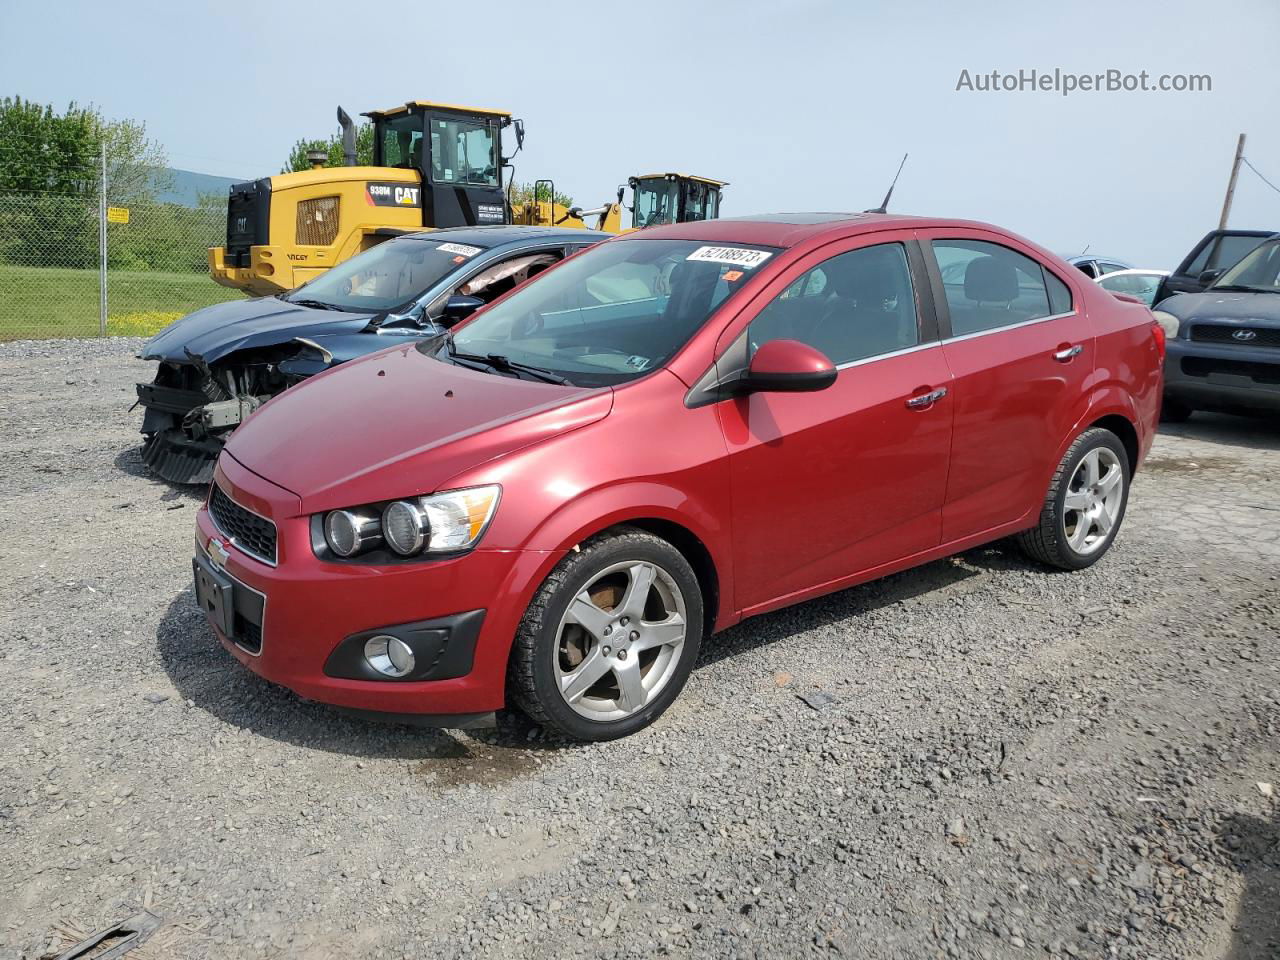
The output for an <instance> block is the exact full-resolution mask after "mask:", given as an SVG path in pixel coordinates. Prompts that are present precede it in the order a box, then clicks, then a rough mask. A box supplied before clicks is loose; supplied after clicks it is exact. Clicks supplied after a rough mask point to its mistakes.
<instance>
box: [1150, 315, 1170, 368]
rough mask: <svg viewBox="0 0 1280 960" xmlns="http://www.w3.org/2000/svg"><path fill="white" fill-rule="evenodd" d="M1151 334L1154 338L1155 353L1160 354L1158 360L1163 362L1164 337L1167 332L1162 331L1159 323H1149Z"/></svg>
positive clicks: (1162, 328)
mask: <svg viewBox="0 0 1280 960" xmlns="http://www.w3.org/2000/svg"><path fill="white" fill-rule="evenodd" d="M1151 336H1153V337H1154V338H1155V341H1156V353H1158V354H1160V362H1161V363H1163V362H1164V353H1165V337H1166V336H1167V334H1166V333H1165V332H1164V327H1162V326H1160V324H1159V323H1153V324H1151Z"/></svg>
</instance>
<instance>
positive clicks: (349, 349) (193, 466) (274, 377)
mask: <svg viewBox="0 0 1280 960" xmlns="http://www.w3.org/2000/svg"><path fill="white" fill-rule="evenodd" d="M607 237H608V234H604V233H597V232H595V231H591V230H581V229H569V228H556V227H522V226H494V227H461V228H457V229H450V230H434V231H431V232H429V233H416V234H408V235H405V236H401V237H396V238H393V239H390V240H386V241H384V242H382V243H380V244H379V245H378V246H376V247H373V248H372V249H369V250H366V251H365V252H363V253H361V254H359V255H357V256H355V257H352V258H351V259H350V260H347V261H345V262H343V263H340V264H338V265H337V266H336V267H334V268H333V269H331V270H329V271H328V272H326V273H324V274H321V275H320V276H319V277H316V278H315V279H314V280H311V281H310V282H308V283H306V284H304V285H303V286H301V287H298V288H297V289H296V290H293V291H291V292H289V293H286V294H282V295H281V296H278V297H262V298H258V299H253V300H237V301H232V302H229V303H220V304H217V305H216V306H212V307H206V308H205V309H203V310H197V311H196V312H195V313H192V314H189V315H188V316H186V317H183V318H182V319H181V320H178V321H175V322H174V323H173V324H171V325H170V326H168V327H166V328H165V329H164V330H162V331H161V332H160V333H158V334H156V335H155V336H154V337H152V338H151V339H150V340H149V341H147V343H146V345H145V346H144V347H143V348H142V352H141V353H140V354H139V356H140V357H141V359H143V360H158V361H159V362H160V366H159V369H158V370H157V371H156V376H155V379H154V380H153V381H152V382H151V383H140V384H138V402H139V403H140V404H141V405H142V407H143V409H144V411H145V413H144V415H143V418H142V434H143V437H144V444H143V451H142V456H143V460H144V462H145V463H146V464H147V466H148V467H149V468H150V469H151V470H152V471H153V472H154V473H155V474H157V475H158V476H160V477H162V478H163V479H165V480H168V481H170V482H172V483H194V484H206V483H208V482H209V481H210V479H211V478H212V477H213V464H214V461H215V460H216V459H217V456H218V453H219V451H220V450H221V449H222V445H223V443H224V442H225V441H226V439H227V437H228V436H230V434H231V432H232V431H233V430H235V428H236V427H237V426H239V425H240V422H241V421H242V420H244V419H245V418H246V417H248V416H249V414H251V413H252V412H253V411H254V410H256V409H257V408H258V407H260V406H261V405H262V404H264V403H266V402H267V401H268V400H270V399H271V398H272V397H273V396H275V395H276V394H278V393H280V392H282V391H283V390H286V389H287V388H289V387H291V386H293V385H294V384H296V383H299V382H300V381H302V380H305V379H306V378H307V377H310V376H314V375H315V374H317V373H320V372H322V371H324V370H327V369H328V368H329V367H331V366H334V365H336V364H339V363H343V362H345V361H347V360H351V359H354V358H356V357H361V356H364V355H365V354H368V353H373V352H374V351H377V350H381V349H383V348H385V347H390V346H394V345H395V344H396V343H400V342H408V341H413V340H421V339H423V338H426V337H431V336H435V335H438V334H439V333H440V332H441V331H442V330H443V329H447V328H448V327H450V326H452V325H453V324H455V323H457V322H458V321H460V320H462V319H464V318H465V317H467V316H469V315H470V314H471V313H472V312H474V311H475V310H477V309H478V308H479V307H481V306H484V305H485V304H487V303H489V302H490V301H492V300H495V299H496V298H498V297H500V296H501V295H502V294H504V293H506V292H507V291H508V290H511V289H514V288H515V287H516V286H519V285H520V284H522V283H524V282H525V281H526V280H528V279H530V278H531V277H533V276H534V275H535V274H537V273H539V272H541V271H542V270H545V269H546V268H547V267H549V266H551V265H552V264H554V263H556V262H558V261H559V260H562V259H564V258H565V257H567V256H571V255H572V254H574V253H576V252H577V251H579V250H582V249H584V248H586V247H589V246H591V245H592V244H595V243H598V242H600V241H601V240H604V239H606V238H607Z"/></svg>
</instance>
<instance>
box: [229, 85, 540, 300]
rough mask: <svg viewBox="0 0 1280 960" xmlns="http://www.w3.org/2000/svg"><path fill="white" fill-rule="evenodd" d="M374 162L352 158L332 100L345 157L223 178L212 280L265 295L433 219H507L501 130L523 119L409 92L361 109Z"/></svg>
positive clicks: (440, 223) (520, 133)
mask: <svg viewBox="0 0 1280 960" xmlns="http://www.w3.org/2000/svg"><path fill="white" fill-rule="evenodd" d="M365 116H366V117H369V118H370V119H371V120H372V121H373V134H374V137H373V166H368V167H362V166H355V154H356V151H355V126H354V124H353V123H352V122H351V118H350V117H348V116H347V114H346V112H345V111H344V110H343V109H342V108H341V107H339V108H338V122H339V123H340V124H341V126H342V138H343V152H344V153H345V155H346V157H345V159H346V163H347V165H346V166H342V167H320V166H318V167H317V168H315V169H312V170H304V171H302V172H301V173H285V174H281V175H279V176H275V177H263V178H262V179H261V180H252V181H249V182H247V183H237V184H235V185H233V186H232V187H231V190H230V196H229V198H228V202H227V243H226V246H224V247H213V248H211V249H210V250H209V272H210V273H211V274H212V275H213V279H214V280H216V281H217V282H218V283H220V284H222V285H224V286H227V287H235V288H236V289H240V290H245V291H248V292H249V293H252V294H256V295H258V296H269V295H271V294H275V293H280V292H282V291H285V290H292V289H293V288H294V287H296V286H299V285H300V284H302V283H305V282H306V281H307V280H310V279H311V278H312V277H315V276H318V275H319V274H321V273H323V272H324V271H325V270H328V269H329V268H330V267H332V266H333V265H334V264H335V263H340V262H342V261H343V260H346V259H347V258H348V257H352V256H354V255H355V254H357V253H360V252H361V251H362V250H366V249H368V248H369V247H371V246H373V245H375V244H377V243H380V242H381V241H383V240H385V239H387V238H388V237H393V236H397V235H399V234H402V233H413V232H417V231H420V230H423V229H430V228H438V227H462V226H477V225H480V224H487V223H509V222H510V217H509V215H508V213H507V205H506V198H505V197H504V195H503V184H502V168H503V164H504V163H505V162H506V160H507V159H509V158H506V157H504V156H503V154H502V133H503V131H504V130H505V129H507V128H508V127H511V128H513V129H514V131H515V137H516V145H517V147H516V148H517V149H519V146H520V144H522V143H523V141H524V125H523V123H521V121H519V120H514V121H513V120H512V119H511V114H510V113H508V112H507V111H505V110H486V109H482V108H478V107H459V106H454V105H451V104H443V103H431V102H428V101H425V100H415V101H412V102H410V103H406V104H403V105H402V106H398V107H392V108H391V109H389V110H376V111H372V112H370V113H366V114H365Z"/></svg>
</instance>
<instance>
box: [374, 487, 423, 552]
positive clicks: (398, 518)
mask: <svg viewBox="0 0 1280 960" xmlns="http://www.w3.org/2000/svg"><path fill="white" fill-rule="evenodd" d="M428 531H429V527H428V525H427V515H426V513H424V512H423V511H422V510H420V509H419V508H418V505H417V504H416V503H410V502H409V501H408V500H397V501H396V502H395V503H392V504H388V505H387V509H385V510H383V511H382V535H383V536H384V537H386V538H387V545H388V546H389V547H391V549H392V550H394V551H395V552H396V553H398V554H401V555H402V556H406V557H408V556H411V555H413V554H415V553H417V552H418V551H419V550H421V549H422V546H423V544H424V543H426V538H427V533H428Z"/></svg>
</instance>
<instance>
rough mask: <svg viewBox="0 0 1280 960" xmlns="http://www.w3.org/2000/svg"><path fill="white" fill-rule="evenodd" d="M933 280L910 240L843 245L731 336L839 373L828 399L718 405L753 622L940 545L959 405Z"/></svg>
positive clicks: (778, 289)
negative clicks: (796, 350) (772, 343)
mask: <svg viewBox="0 0 1280 960" xmlns="http://www.w3.org/2000/svg"><path fill="white" fill-rule="evenodd" d="M886 240H889V241H891V242H885V241H886ZM913 274H914V276H913ZM922 280H923V260H922V258H921V256H920V252H919V248H918V247H917V246H916V243H915V240H914V237H913V235H912V233H911V232H909V231H901V232H896V233H893V234H888V235H886V234H877V235H876V238H875V242H874V243H869V242H868V239H867V238H861V239H854V240H849V241H842V242H840V243H837V244H832V245H830V246H829V247H826V248H824V249H823V250H820V251H817V252H815V253H813V254H811V255H810V256H809V257H807V258H805V259H804V260H802V261H800V262H799V263H798V264H796V265H795V266H794V267H793V268H792V269H791V270H789V271H788V272H787V273H786V274H784V275H783V276H782V277H780V278H779V279H778V280H777V281H776V282H775V284H774V286H773V287H772V288H770V289H769V290H767V291H765V293H764V294H763V295H762V297H761V301H762V302H763V303H764V305H763V307H762V308H760V309H759V310H758V312H755V313H754V316H752V317H751V319H750V321H749V325H747V326H746V328H745V330H744V329H743V328H742V326H741V325H740V324H735V325H734V326H733V327H731V328H730V329H729V330H728V331H726V334H725V337H724V338H723V339H722V344H723V345H726V346H727V344H728V343H729V342H732V341H736V340H737V338H738V337H739V336H745V337H746V338H747V344H746V346H747V351H746V352H747V354H748V355H750V354H751V353H754V351H755V349H757V348H758V347H759V346H760V344H762V343H765V342H767V341H769V340H774V339H794V340H799V341H801V342H804V343H807V344H809V345H811V346H813V347H816V348H817V349H819V350H821V351H822V352H823V353H824V354H826V355H827V356H828V357H829V358H830V359H831V361H832V362H833V363H835V364H836V365H837V367H838V368H839V374H838V376H837V378H836V382H835V384H834V385H833V386H831V387H829V388H828V389H826V390H822V391H819V392H815V393H756V394H753V395H750V396H745V397H738V398H734V399H730V400H725V401H723V402H721V403H720V404H719V405H718V411H719V416H720V421H721V426H722V429H723V430H724V435H725V440H726V443H727V446H728V451H729V463H730V477H731V495H732V498H733V499H732V504H733V550H734V558H735V564H734V568H735V571H736V573H735V583H736V596H735V598H734V599H735V602H736V606H737V607H738V608H739V609H741V610H743V611H744V612H747V613H751V612H756V611H758V610H760V609H763V608H766V607H768V606H773V605H781V603H782V602H785V601H786V599H787V598H788V597H791V596H793V595H795V594H797V593H801V592H804V591H807V590H810V589H812V588H815V587H820V586H822V585H825V584H829V583H832V582H833V581H838V580H840V579H842V578H845V577H849V576H851V575H852V574H855V573H859V572H862V571H866V570H870V569H872V568H874V567H877V566H879V565H881V564H885V563H888V562H890V561H893V560H896V559H900V558H902V557H906V556H909V555H911V554H915V553H918V552H920V551H923V550H928V549H930V548H932V547H935V546H937V544H938V542H939V536H940V524H941V508H942V499H943V493H944V491H945V488H946V478H947V455H948V448H949V446H950V442H951V409H952V407H951V398H950V396H949V395H948V394H946V393H943V392H942V391H946V389H947V387H948V384H949V381H950V373H949V371H948V369H947V365H946V360H945V359H944V358H943V354H942V350H941V348H940V345H939V344H938V341H937V334H936V324H935V318H934V315H933V308H932V300H931V296H930V292H929V289H928V286H927V283H926V282H922ZM931 398H932V399H931Z"/></svg>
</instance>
